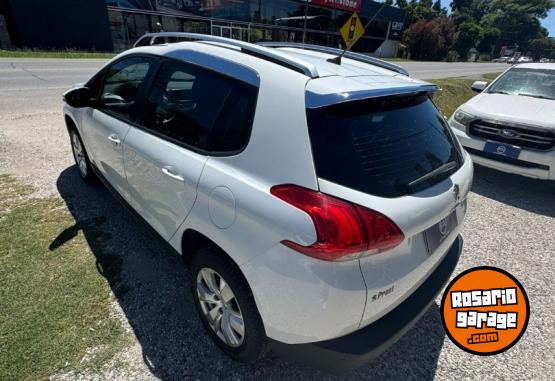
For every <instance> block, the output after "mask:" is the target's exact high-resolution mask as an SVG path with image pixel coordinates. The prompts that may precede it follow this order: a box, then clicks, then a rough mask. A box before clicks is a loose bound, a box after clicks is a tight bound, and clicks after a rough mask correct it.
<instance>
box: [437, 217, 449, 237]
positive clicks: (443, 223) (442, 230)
mask: <svg viewBox="0 0 555 381" xmlns="http://www.w3.org/2000/svg"><path fill="white" fill-rule="evenodd" d="M439 232H440V233H441V235H442V236H445V235H447V233H449V229H448V228H447V220H445V219H443V220H441V221H440V222H439Z"/></svg>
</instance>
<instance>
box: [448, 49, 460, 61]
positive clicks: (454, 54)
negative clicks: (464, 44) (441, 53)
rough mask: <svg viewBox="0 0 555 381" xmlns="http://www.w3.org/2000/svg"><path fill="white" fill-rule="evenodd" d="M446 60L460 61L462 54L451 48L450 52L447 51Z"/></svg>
mask: <svg viewBox="0 0 555 381" xmlns="http://www.w3.org/2000/svg"><path fill="white" fill-rule="evenodd" d="M446 60H447V62H459V61H460V60H461V56H460V55H459V52H457V51H456V50H449V52H447V58H446Z"/></svg>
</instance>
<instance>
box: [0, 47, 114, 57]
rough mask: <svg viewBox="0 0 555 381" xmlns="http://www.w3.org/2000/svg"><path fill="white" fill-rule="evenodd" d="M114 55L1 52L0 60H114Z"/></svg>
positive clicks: (39, 51) (76, 52) (29, 51)
mask: <svg viewBox="0 0 555 381" xmlns="http://www.w3.org/2000/svg"><path fill="white" fill-rule="evenodd" d="M114 56H115V54H113V53H91V52H78V51H43V50H1V49H0V58H102V59H106V58H112V57H114Z"/></svg>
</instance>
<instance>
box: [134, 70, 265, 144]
mask: <svg viewBox="0 0 555 381" xmlns="http://www.w3.org/2000/svg"><path fill="white" fill-rule="evenodd" d="M256 94H257V89H256V88H254V87H252V86H250V85H247V84H244V83H242V82H239V81H236V80H234V79H231V78H228V77H226V76H223V75H220V74H218V73H214V72H211V71H209V70H205V69H202V68H199V67H196V66H193V65H189V64H186V63H182V62H173V61H167V62H166V63H164V64H163V66H162V69H161V70H160V72H159V74H158V75H157V78H156V80H155V82H154V85H153V87H152V90H151V92H150V94H149V96H148V99H147V102H146V107H145V110H144V115H143V121H142V123H143V125H144V126H145V127H146V128H147V129H150V130H152V131H154V132H156V133H157V134H161V135H163V136H164V137H167V138H170V139H171V140H174V141H176V142H178V143H183V144H185V145H187V146H191V147H194V148H196V149H200V150H203V151H210V152H230V151H236V150H240V149H241V148H243V147H244V145H245V144H246V141H247V140H248V137H249V135H250V129H251V126H252V119H253V116H254V109H255V103H256Z"/></svg>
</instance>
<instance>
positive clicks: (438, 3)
mask: <svg viewBox="0 0 555 381" xmlns="http://www.w3.org/2000/svg"><path fill="white" fill-rule="evenodd" d="M432 8H433V10H434V11H436V12H437V13H441V11H442V8H441V0H437V1H436V2H435V3H434V5H432Z"/></svg>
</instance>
